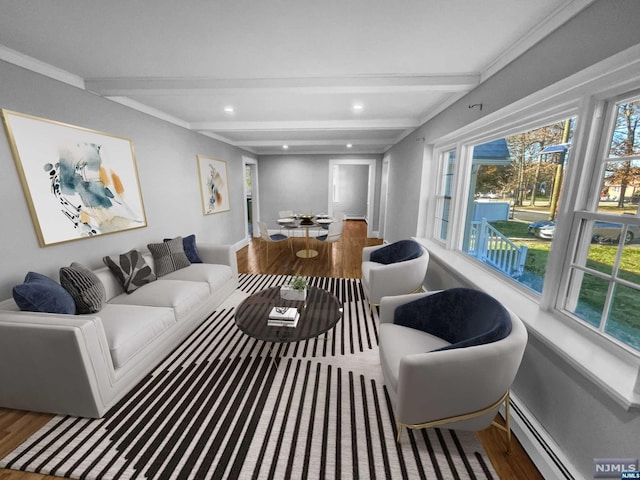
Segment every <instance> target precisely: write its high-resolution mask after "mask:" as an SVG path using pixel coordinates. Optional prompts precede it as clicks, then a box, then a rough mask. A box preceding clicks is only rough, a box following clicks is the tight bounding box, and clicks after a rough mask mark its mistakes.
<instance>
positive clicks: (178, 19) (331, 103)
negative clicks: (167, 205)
mask: <svg viewBox="0 0 640 480" xmlns="http://www.w3.org/2000/svg"><path fill="white" fill-rule="evenodd" d="M592 1H593V0H535V1H532V0H482V1H478V0H447V1H443V0H322V1H318V0H271V1H264V0H263V1H260V0H253V1H250V0H184V1H183V2H180V3H178V2H175V1H174V0H150V1H147V2H143V1H141V0H138V1H132V0H110V1H104V0H88V1H83V2H78V1H77V0H55V1H42V0H0V59H2V60H6V61H10V62H12V63H15V64H18V65H21V66H24V67H26V68H30V69H32V70H35V71H38V72H40V73H44V74H46V75H49V76H52V77H54V78H57V79H59V80H62V81H65V82H67V83H70V84H73V85H76V86H78V87H80V88H85V89H86V90H90V91H92V92H95V93H97V94H99V95H102V96H105V97H109V98H112V99H113V100H115V101H118V102H120V103H124V104H126V105H129V106H131V107H133V108H136V109H138V110H142V111H145V112H147V113H150V114H152V115H155V116H158V117H160V118H164V119H166V120H169V121H172V122H174V123H177V124H179V125H182V126H184V127H186V128H190V129H192V130H195V131H199V132H202V133H204V134H206V135H210V136H212V137H214V138H218V139H221V140H223V141H226V142H228V143H231V144H233V145H237V146H239V147H242V148H246V149H247V150H250V151H252V152H255V153H257V154H270V153H278V154H281V153H285V150H283V147H282V146H283V145H284V144H286V145H289V149H288V150H286V153H382V152H384V151H385V150H386V149H388V148H389V147H390V146H391V145H393V144H395V143H397V142H398V141H399V140H401V139H402V138H403V137H404V136H406V135H407V134H408V133H409V132H411V131H412V130H413V129H415V128H416V127H418V126H419V125H421V124H422V123H424V122H425V121H426V120H428V119H429V118H431V117H433V116H434V115H436V114H437V113H438V112H439V111H441V110H443V109H444V108H445V107H446V106H448V105H450V104H451V103H453V102H454V101H456V100H458V99H459V98H460V97H462V96H463V95H465V94H466V93H467V92H469V91H470V90H472V89H473V88H474V87H475V86H477V85H478V84H479V83H480V82H481V81H483V80H484V79H486V78H487V77H488V76H490V75H492V74H493V73H495V72H496V71H497V70H498V69H500V68H501V67H503V66H504V65H506V64H507V63H508V62H509V61H510V60H513V58H515V57H516V56H517V55H519V54H521V53H522V52H524V51H525V50H526V49H527V48H528V47H530V46H531V45H533V44H534V43H535V42H536V41H538V40H540V39H541V38H543V37H544V36H545V35H547V34H548V33H549V32H551V31H553V30H554V29H556V28H558V27H559V26H560V25H561V24H562V23H564V22H565V21H567V20H568V19H569V18H571V17H572V16H573V15H575V14H576V13H577V12H579V11H580V10H581V9H583V8H584V7H585V6H587V5H588V4H589V3H591V2H592ZM356 103H359V104H361V105H362V106H363V108H362V110H361V111H354V110H353V108H352V107H353V105H354V104H356ZM229 105H231V106H233V107H234V112H233V113H231V114H230V113H226V112H225V111H224V107H225V106H229ZM347 143H350V144H351V145H352V147H351V148H350V149H348V148H347V147H346V145H347Z"/></svg>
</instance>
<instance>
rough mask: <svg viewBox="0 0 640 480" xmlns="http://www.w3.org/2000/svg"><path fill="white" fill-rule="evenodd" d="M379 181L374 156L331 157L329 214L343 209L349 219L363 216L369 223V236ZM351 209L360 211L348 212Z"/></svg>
mask: <svg viewBox="0 0 640 480" xmlns="http://www.w3.org/2000/svg"><path fill="white" fill-rule="evenodd" d="M363 177H364V178H363ZM375 181H376V161H375V160H373V159H372V160H366V159H362V160H356V159H344V160H329V196H328V197H329V204H328V213H329V215H333V214H334V212H336V211H341V212H343V213H345V214H346V215H347V218H360V219H363V220H365V221H366V222H367V235H368V236H372V231H373V225H372V223H373V220H374V218H373V209H374V194H375ZM347 199H348V202H345V201H346V200H347ZM342 207H344V209H343V208H342ZM348 208H354V209H356V210H354V211H348Z"/></svg>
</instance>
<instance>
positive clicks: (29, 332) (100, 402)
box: [0, 311, 114, 417]
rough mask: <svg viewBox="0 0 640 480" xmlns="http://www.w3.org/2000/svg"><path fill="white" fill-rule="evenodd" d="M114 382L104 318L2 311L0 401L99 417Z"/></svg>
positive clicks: (6, 405) (62, 412)
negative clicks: (106, 395) (109, 386)
mask: <svg viewBox="0 0 640 480" xmlns="http://www.w3.org/2000/svg"><path fill="white" fill-rule="evenodd" d="M113 381H114V369H113V363H112V361H111V356H110V354H109V347H108V345H107V341H106V337H105V334H104V329H103V326H102V320H101V319H100V318H99V317H89V316H77V315H56V314H47V313H32V312H7V311H4V312H0V386H1V387H0V406H2V407H7V408H15V409H20V410H31V411H38V412H48V413H57V414H66V415H76V416H83V417H100V416H102V414H103V413H104V412H105V404H106V402H107V401H108V399H105V398H103V397H104V395H103V392H104V391H105V388H104V387H105V385H109V384H111V383H112V382H113Z"/></svg>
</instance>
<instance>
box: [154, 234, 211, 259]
mask: <svg viewBox="0 0 640 480" xmlns="http://www.w3.org/2000/svg"><path fill="white" fill-rule="evenodd" d="M170 240H172V239H171V238H165V239H164V240H163V241H164V242H168V241H170ZM182 247H183V248H184V253H185V255H186V256H187V258H188V259H189V261H190V262H191V263H202V259H201V258H200V253H199V252H198V247H196V236H195V234H193V233H192V234H191V235H187V236H186V237H182Z"/></svg>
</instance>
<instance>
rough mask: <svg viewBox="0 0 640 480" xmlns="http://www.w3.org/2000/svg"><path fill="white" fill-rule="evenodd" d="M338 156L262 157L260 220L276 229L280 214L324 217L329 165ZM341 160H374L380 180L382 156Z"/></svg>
mask: <svg viewBox="0 0 640 480" xmlns="http://www.w3.org/2000/svg"><path fill="white" fill-rule="evenodd" d="M336 158H338V157H337V156H336V155H260V156H259V157H258V172H259V176H260V220H262V221H263V222H266V223H267V225H268V226H269V228H275V226H276V220H277V219H278V211H280V210H294V211H295V212H298V213H303V212H309V213H324V212H326V211H327V208H328V205H329V184H328V181H329V161H330V160H332V159H336ZM339 158H340V159H375V160H376V178H377V179H379V178H380V172H379V171H380V169H381V168H382V158H381V156H380V155H349V156H340V157H339ZM379 197H380V181H379V180H378V182H377V185H376V191H375V195H374V204H375V205H376V207H375V211H374V223H373V225H372V228H373V229H375V228H376V227H377V215H378V207H377V205H378V203H379Z"/></svg>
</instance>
